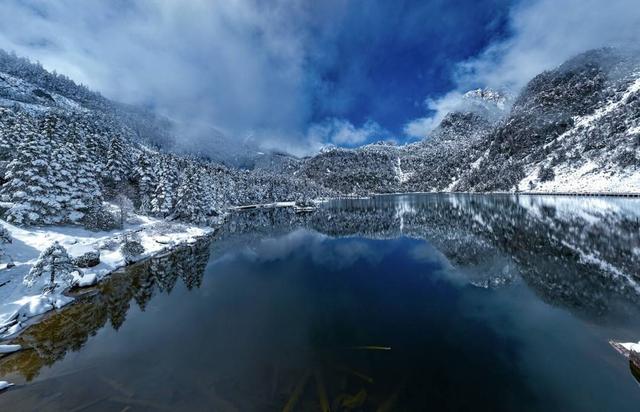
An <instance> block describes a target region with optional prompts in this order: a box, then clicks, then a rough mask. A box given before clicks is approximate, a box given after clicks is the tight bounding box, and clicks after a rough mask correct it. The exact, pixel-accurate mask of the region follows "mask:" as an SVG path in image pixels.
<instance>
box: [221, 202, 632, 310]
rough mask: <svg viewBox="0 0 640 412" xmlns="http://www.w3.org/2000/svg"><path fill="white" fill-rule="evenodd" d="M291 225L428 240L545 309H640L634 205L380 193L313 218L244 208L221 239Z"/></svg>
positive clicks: (492, 283)
mask: <svg viewBox="0 0 640 412" xmlns="http://www.w3.org/2000/svg"><path fill="white" fill-rule="evenodd" d="M293 227H305V228H309V229H312V230H314V231H317V232H319V233H322V234H326V235H329V236H336V237H345V236H352V237H355V236H358V237H366V238H374V239H393V238H397V237H400V236H406V237H411V238H415V239H424V240H427V241H428V243H429V244H430V245H432V246H434V247H435V248H436V249H437V250H438V251H439V252H441V253H442V254H443V255H444V256H445V258H446V260H447V262H448V263H449V264H451V265H452V267H453V268H454V269H455V271H456V272H457V273H463V274H465V275H466V276H467V278H468V279H469V281H470V282H471V283H472V284H474V285H476V286H481V287H499V286H502V285H505V284H508V283H510V282H511V281H513V280H514V279H516V278H522V279H524V280H525V281H526V282H527V284H528V285H529V286H530V287H531V288H533V289H534V290H535V291H536V292H537V293H538V294H539V295H540V297H541V298H542V299H544V300H545V301H546V302H549V303H552V304H554V305H559V306H562V307H566V308H569V309H571V310H572V311H574V312H575V313H577V314H581V315H586V316H589V317H594V316H604V315H606V314H608V313H609V312H610V311H611V310H613V309H621V308H622V307H624V306H625V305H626V304H628V303H629V304H635V303H637V302H640V300H639V299H638V298H639V297H640V284H639V282H640V270H639V269H638V268H640V202H638V200H635V199H619V198H609V199H603V198H571V197H551V196H547V197H545V196H515V195H514V196H508V195H500V196H498V195H496V196H486V195H485V196H482V195H432V196H424V195H405V196H382V197H376V198H373V199H348V200H340V201H333V202H331V203H330V204H328V205H325V206H324V207H322V208H320V209H319V210H318V211H317V212H316V213H314V214H311V215H299V214H295V213H293V212H292V211H290V210H287V209H267V210H254V211H248V212H244V213H242V214H240V215H238V216H236V217H234V219H233V220H232V221H231V222H230V223H229V224H228V227H227V230H226V232H225V233H226V234H227V236H228V237H230V238H232V239H236V240H237V241H240V242H246V241H250V239H251V238H254V239H257V238H260V237H261V236H262V235H263V234H265V233H273V230H275V231H276V232H278V233H287V232H289V231H291V230H292V228H293ZM247 238H249V239H247ZM239 239H241V240H239ZM230 244H233V242H231V243H230Z"/></svg>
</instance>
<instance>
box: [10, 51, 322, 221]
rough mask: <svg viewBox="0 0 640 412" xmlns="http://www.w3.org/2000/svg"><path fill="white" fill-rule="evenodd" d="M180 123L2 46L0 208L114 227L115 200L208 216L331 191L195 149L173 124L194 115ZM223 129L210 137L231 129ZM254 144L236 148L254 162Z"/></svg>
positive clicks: (165, 213) (17, 217)
mask: <svg viewBox="0 0 640 412" xmlns="http://www.w3.org/2000/svg"><path fill="white" fill-rule="evenodd" d="M174 126H175V125H174V123H172V122H171V121H170V120H168V119H166V118H163V117H160V116H156V115H155V114H153V113H151V112H149V111H146V110H144V109H140V108H136V107H132V106H127V105H123V104H120V103H117V102H113V101H111V100H108V99H106V98H104V97H103V96H101V95H100V94H98V93H95V92H92V91H90V90H89V89H87V88H86V87H84V86H81V85H77V84H75V83H74V82H72V81H71V80H69V79H68V78H66V77H64V76H61V75H57V74H55V73H49V72H47V71H46V70H44V69H43V68H42V67H41V66H39V65H38V64H33V63H31V62H29V61H28V60H26V59H22V58H19V57H16V56H15V55H12V54H8V53H5V52H2V51H0V185H1V186H0V200H2V202H1V203H0V214H1V215H2V217H3V218H5V219H7V220H8V221H10V222H13V223H15V224H19V225H40V224H70V223H71V224H80V225H84V226H85V227H88V228H91V229H109V228H113V227H116V226H117V225H118V222H119V219H118V216H117V214H114V213H112V211H113V207H111V206H110V205H109V203H117V204H119V205H120V206H121V207H120V209H121V210H120V213H123V210H122V208H123V205H128V204H131V207H133V208H134V209H135V210H136V211H137V212H138V213H140V214H148V215H154V216H159V217H166V218H171V219H179V220H184V221H190V222H195V223H205V222H207V221H209V220H210V219H213V218H215V217H216V216H218V215H219V214H221V213H222V212H224V211H225V210H226V209H227V208H228V207H229V206H231V205H238V204H248V203H267V202H274V201H293V200H298V199H302V198H317V197H320V196H325V195H328V194H330V193H331V192H330V191H328V190H326V189H325V188H323V187H321V186H319V185H318V184H316V183H314V182H311V181H309V180H306V179H301V178H298V177H295V176H293V175H292V173H281V172H282V171H281V170H277V169H276V168H275V166H274V167H270V168H267V167H265V168H256V170H252V171H249V170H241V169H237V168H236V167H228V166H226V165H224V164H221V163H220V162H216V161H215V159H212V158H211V156H207V153H206V152H205V153H198V155H197V156H195V155H193V154H192V153H189V151H188V150H185V149H188V148H186V147H183V146H179V145H178V144H177V143H178V141H179V140H180V139H178V138H175V137H174V135H173V134H172V133H173V132H174V131H175V130H179V129H188V125H182V126H181V127H180V128H179V129H177V128H175V127H174ZM191 130H192V131H193V132H194V133H196V132H198V131H201V129H198V128H197V127H195V125H194V127H193V128H191ZM209 132H212V134H215V133H213V132H214V131H209ZM216 136H217V137H220V138H219V139H217V140H216V139H208V142H209V144H216V143H221V142H222V141H223V140H224V139H225V138H224V136H218V135H216ZM188 137H191V136H188ZM187 140H189V139H187ZM189 141H190V140H189ZM194 141H195V140H194ZM221 146H222V144H221ZM226 146H227V147H231V145H226ZM247 147H250V146H247ZM199 148H200V149H201V150H202V149H207V148H206V147H202V146H200V147H199ZM179 149H182V150H179ZM219 149H221V147H219ZM169 150H172V151H171V152H170V151H169ZM252 150H253V152H254V154H253V155H252V157H251V158H250V159H249V160H247V159H240V158H239V157H238V158H235V159H231V156H228V158H229V159H231V160H232V162H231V163H233V161H247V162H249V161H250V166H251V168H254V167H255V164H256V163H258V160H261V159H262V158H263V157H264V153H260V152H258V151H257V150H256V149H255V147H253V148H252ZM218 153H222V154H228V153H229V152H224V151H222V150H219V151H218ZM236 153H238V151H237V150H236ZM256 159H258V160H256ZM273 163H274V165H275V163H276V162H275V161H274V162H273ZM105 202H106V203H105ZM127 207H129V206H127Z"/></svg>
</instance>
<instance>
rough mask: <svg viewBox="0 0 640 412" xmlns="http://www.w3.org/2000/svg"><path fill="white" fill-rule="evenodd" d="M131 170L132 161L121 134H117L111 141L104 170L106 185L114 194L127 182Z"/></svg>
mask: <svg viewBox="0 0 640 412" xmlns="http://www.w3.org/2000/svg"><path fill="white" fill-rule="evenodd" d="M130 171H131V161H130V158H129V153H128V152H127V150H126V147H125V143H124V141H123V140H122V138H121V137H120V136H115V137H113V138H112V139H111V142H110V143H109V151H108V152H107V164H106V166H105V170H104V172H103V174H104V177H105V185H106V186H107V188H109V189H110V191H111V193H110V194H111V195H112V196H113V195H115V194H116V193H117V191H118V189H120V188H121V187H122V185H124V184H125V182H126V181H127V179H128V177H129V174H130Z"/></svg>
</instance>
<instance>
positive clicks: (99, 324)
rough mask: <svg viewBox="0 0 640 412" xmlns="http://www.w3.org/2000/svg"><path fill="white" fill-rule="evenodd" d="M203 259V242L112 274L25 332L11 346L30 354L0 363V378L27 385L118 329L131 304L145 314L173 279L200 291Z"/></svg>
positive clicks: (205, 247) (205, 246) (206, 255)
mask: <svg viewBox="0 0 640 412" xmlns="http://www.w3.org/2000/svg"><path fill="white" fill-rule="evenodd" d="M208 259H209V243H208V241H206V240H203V241H200V242H198V243H196V244H194V245H190V246H183V247H180V248H178V249H177V250H175V251H173V252H172V253H167V254H166V255H163V256H159V257H156V258H154V259H150V260H147V261H144V262H141V263H139V264H136V265H134V266H130V267H128V268H127V269H126V270H125V271H120V272H115V273H113V274H112V275H111V276H110V277H109V278H108V279H106V280H105V281H104V282H101V283H100V284H99V285H98V286H97V287H96V288H95V291H94V293H90V294H89V295H88V296H85V297H80V298H79V300H78V302H77V303H75V304H73V305H71V306H69V307H68V308H65V309H64V310H61V311H59V312H57V313H53V314H50V315H47V316H46V317H45V319H44V320H42V321H41V322H39V323H37V324H35V325H33V326H31V327H29V328H28V329H27V330H26V331H24V333H22V334H21V335H20V336H19V337H18V338H17V339H16V340H15V342H16V343H18V344H20V345H22V346H23V347H25V348H29V349H28V350H25V351H21V352H18V353H16V354H14V355H12V356H7V357H5V358H0V376H8V375H10V374H13V373H18V374H20V375H21V376H22V377H24V378H25V379H26V381H31V380H33V379H34V378H35V377H37V376H38V373H39V371H40V370H41V369H42V368H43V367H44V366H49V365H53V364H54V363H55V362H56V361H58V360H60V359H63V358H64V357H65V356H66V355H67V353H68V352H69V351H78V350H80V349H81V348H82V347H83V346H84V344H85V343H86V342H87V340H88V339H89V337H91V336H94V335H95V334H96V332H97V331H99V330H100V329H102V328H103V327H104V326H105V325H106V324H107V322H109V323H110V325H111V326H112V327H113V329H115V330H116V331H117V330H118V329H120V327H121V326H122V324H123V323H124V322H125V320H126V317H127V312H128V311H129V309H130V305H131V302H132V301H134V302H135V304H136V305H138V307H139V308H140V310H142V311H144V310H145V308H146V306H147V303H148V302H149V301H150V300H151V299H152V298H153V296H154V294H156V293H161V292H165V293H170V292H171V289H172V288H173V287H174V285H175V284H176V282H177V280H178V278H181V279H182V281H183V282H184V284H185V286H186V287H187V288H188V289H192V288H194V287H199V286H200V284H201V283H202V277H203V275H204V269H205V266H206V264H207V261H208Z"/></svg>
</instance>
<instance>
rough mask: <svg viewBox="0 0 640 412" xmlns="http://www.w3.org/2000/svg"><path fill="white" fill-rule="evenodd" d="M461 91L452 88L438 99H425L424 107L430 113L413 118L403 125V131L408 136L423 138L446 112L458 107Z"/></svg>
mask: <svg viewBox="0 0 640 412" xmlns="http://www.w3.org/2000/svg"><path fill="white" fill-rule="evenodd" d="M462 98H463V93H461V92H459V91H457V90H454V91H451V92H449V93H447V94H445V95H444V96H442V97H440V98H439V99H427V100H426V101H425V107H426V108H427V109H428V110H429V111H430V113H431V114H430V115H428V116H425V117H421V118H418V119H414V120H412V121H410V122H409V123H407V124H406V125H405V127H404V133H405V134H406V135H407V136H410V137H417V138H424V137H426V136H427V135H428V134H429V133H430V132H431V131H432V130H433V129H435V128H436V127H437V126H438V124H440V122H441V121H442V119H443V118H444V116H446V114H447V113H449V112H451V111H452V110H455V109H456V108H458V107H459V106H460V105H461V103H462Z"/></svg>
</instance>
